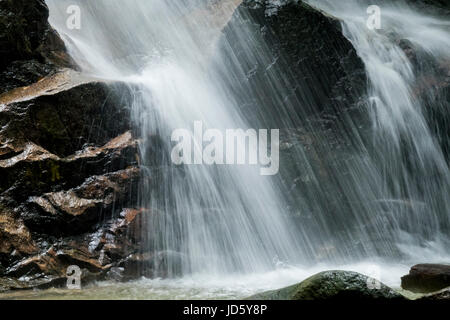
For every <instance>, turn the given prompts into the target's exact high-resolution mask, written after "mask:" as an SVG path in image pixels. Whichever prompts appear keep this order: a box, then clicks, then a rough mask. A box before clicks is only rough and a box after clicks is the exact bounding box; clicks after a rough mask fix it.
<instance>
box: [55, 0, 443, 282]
mask: <svg viewBox="0 0 450 320" xmlns="http://www.w3.org/2000/svg"><path fill="white" fill-rule="evenodd" d="M46 2H47V3H48V5H49V8H50V13H51V17H50V22H51V23H52V25H53V26H54V27H55V28H56V29H57V30H58V31H59V33H60V34H61V35H62V36H63V38H64V40H65V42H66V44H67V46H68V48H69V51H70V53H71V54H72V56H73V57H74V59H75V60H76V61H77V63H78V64H79V65H80V66H81V68H82V70H83V72H85V73H88V74H91V75H94V76H96V77H101V78H105V79H112V80H117V81H123V82H126V83H129V85H130V90H132V91H133V92H134V99H133V101H130V106H131V107H132V113H133V118H134V122H135V124H136V127H137V128H138V129H139V136H140V137H141V158H142V172H143V173H142V186H141V192H140V199H141V200H140V202H141V203H140V205H141V206H142V207H144V208H147V209H148V211H149V212H150V218H149V221H148V224H147V226H148V230H146V237H147V242H146V243H147V247H145V248H143V251H145V250H152V251H154V252H164V253H165V254H166V255H168V258H167V259H166V262H167V264H166V265H165V267H164V268H165V272H168V273H169V276H170V275H177V274H180V273H181V274H184V275H186V274H196V273H204V274H209V275H211V274H218V273H220V274H230V273H234V272H242V273H257V272H265V271H270V270H272V269H274V268H276V267H277V265H278V266H279V265H280V264H284V265H286V264H289V265H297V266H306V265H314V264H315V263H319V262H320V263H325V265H326V266H336V265H337V264H339V263H340V264H342V263H344V262H349V263H350V262H355V263H357V262H358V261H359V262H360V261H363V260H365V259H375V258H378V257H381V258H383V257H384V258H386V259H387V260H388V261H396V260H395V259H406V260H405V261H408V262H406V263H410V261H415V260H414V259H420V258H421V257H423V258H426V259H427V261H431V260H442V259H444V257H448V255H449V252H448V246H446V243H448V240H449V239H448V236H446V235H445V232H446V231H447V233H448V230H449V226H450V217H449V212H450V200H449V197H448V195H449V194H450V173H449V169H448V164H447V162H446V160H445V158H444V154H443V151H442V150H441V147H440V145H439V141H440V139H441V138H443V136H441V137H439V136H438V135H436V134H435V133H433V132H432V130H431V129H430V127H429V125H428V124H427V122H426V119H425V116H424V110H423V109H424V106H423V105H422V104H421V102H420V101H418V100H417V99H415V98H414V96H413V83H414V82H415V80H416V76H415V74H414V72H413V67H412V65H411V63H410V62H409V61H408V59H407V57H406V56H405V53H404V52H403V51H402V50H401V49H400V47H399V45H398V43H397V42H395V41H394V40H392V39H391V38H389V37H388V35H387V32H386V30H389V31H392V32H396V33H397V34H398V35H399V36H400V37H401V38H405V39H409V40H410V41H412V42H413V43H415V44H417V45H419V46H420V47H421V48H423V49H424V50H425V51H426V53H427V54H428V55H429V56H430V57H431V58H439V59H442V58H443V57H446V58H449V56H448V52H450V50H449V49H450V40H449V39H450V38H449V37H448V23H446V22H445V21H442V20H439V19H438V18H431V17H425V16H423V15H420V14H418V13H414V12H413V11H410V10H409V9H407V8H406V7H405V6H400V7H390V6H387V5H385V6H383V10H384V11H383V20H382V23H383V30H375V31H373V30H368V29H367V28H366V27H365V23H366V19H367V14H366V12H365V10H366V8H367V5H366V6H364V5H361V4H358V3H357V2H356V1H353V0H351V1H339V2H338V1H326V0H323V1H321V0H310V1H309V3H310V4H311V5H313V6H317V7H319V8H321V9H322V10H324V11H326V12H327V13H329V14H331V15H334V16H336V17H338V18H339V19H341V21H342V25H343V32H344V35H345V37H347V38H348V39H349V40H350V41H351V42H352V44H353V45H354V47H355V48H356V50H357V53H358V55H359V56H360V57H361V59H362V60H363V62H364V65H365V68H366V72H367V75H368V78H369V85H368V92H367V99H366V103H365V104H364V107H362V109H363V110H365V114H367V115H369V118H370V121H371V124H372V127H371V129H370V133H369V134H368V135H365V136H364V133H361V132H360V131H359V130H358V128H359V124H358V119H351V118H349V119H347V120H346V121H343V122H341V123H340V127H341V128H342V131H341V132H340V134H341V135H342V139H344V140H346V141H347V142H348V143H349V144H350V145H352V147H351V148H350V149H351V150H350V151H349V154H350V156H349V157H348V158H347V159H345V161H340V162H335V161H334V160H333V159H332V158H331V157H330V156H329V155H327V154H325V153H324V150H328V149H329V148H330V146H331V142H330V141H329V139H328V138H327V137H326V136H325V135H324V134H323V133H322V132H321V131H320V130H319V129H318V128H317V127H315V126H314V123H313V122H309V121H306V118H307V116H306V115H304V113H303V111H302V110H300V112H299V111H298V108H299V106H304V108H308V109H310V110H312V111H313V112H314V111H315V110H319V109H320V106H318V105H315V104H314V102H313V100H312V99H310V97H311V96H312V91H313V87H314V85H316V84H314V83H310V84H309V85H310V86H309V87H308V86H305V85H304V84H303V83H302V84H301V85H300V86H299V87H300V91H301V92H302V95H301V97H297V98H296V99H295V104H296V105H293V104H292V100H291V103H287V102H286V101H287V99H286V97H287V96H288V94H289V93H288V92H286V89H285V88H284V85H283V84H284V83H286V82H288V81H292V79H295V77H293V76H292V75H290V74H289V69H288V68H287V67H286V69H283V66H282V64H281V66H278V67H276V68H272V69H271V70H270V71H268V74H269V77H270V85H269V86H268V87H266V89H267V92H266V96H267V95H270V97H271V99H270V102H269V101H267V99H263V98H262V95H260V94H259V92H258V91H257V90H254V88H251V87H247V86H246V85H245V84H244V85H242V86H240V87H239V88H236V84H239V85H241V84H242V83H243V81H242V79H245V78H246V76H247V74H246V73H245V71H244V70H243V69H245V68H244V65H252V64H255V63H260V64H261V65H266V66H268V65H271V62H272V60H273V57H271V56H270V49H269V47H270V44H268V43H263V42H262V41H263V40H262V39H260V38H258V37H255V36H254V30H252V25H251V24H250V26H249V25H248V24H244V23H242V22H243V20H245V19H248V17H245V16H236V17H235V19H234V20H233V23H232V24H238V27H237V28H238V29H237V30H238V31H237V32H235V34H234V35H233V36H230V35H229V34H228V35H227V34H224V35H221V32H220V31H221V30H222V28H223V27H224V26H225V25H226V23H227V22H228V20H229V19H230V17H231V15H232V13H233V10H234V8H235V5H237V4H238V3H239V2H240V1H231V0H230V1H223V2H220V1H207V0H180V1H165V0H126V1H123V0H122V1H119V0H96V1H82V0H70V1H69V0H47V1H46ZM206 3H209V4H210V5H209V6H205V4H206ZM223 3H226V4H228V5H227V6H222V5H221V4H223ZM73 4H76V5H78V6H79V7H80V8H81V18H82V19H81V29H80V30H77V29H74V30H70V29H68V28H67V26H66V19H67V16H68V15H67V13H66V9H67V7H68V6H70V5H73ZM253 27H254V26H253ZM231 28H233V25H231ZM446 28H447V29H446ZM419 31H420V32H419ZM230 41H234V42H236V43H239V44H240V45H241V47H242V48H244V53H245V54H244V55H243V56H242V55H241V56H240V57H241V59H242V60H237V59H236V55H235V54H236V52H233V49H232V48H233V45H231V44H230ZM246 59H247V60H246ZM277 68H278V69H277ZM244 83H245V81H244ZM246 99H247V100H246ZM248 101H253V102H255V101H256V102H257V105H258V109H257V110H253V111H252V114H251V115H249V114H248V113H246V112H244V111H243V110H242V106H243V104H245V103H246V102H248ZM274 106H276V108H274ZM294 109H296V110H295V111H294ZM275 110H276V111H275ZM303 115H304V116H303ZM277 117H278V118H280V119H281V120H280V121H279V122H278V123H277V122H276V121H275V120H274V119H276V118H277ZM198 120H200V121H202V123H203V126H204V129H207V128H214V129H219V130H221V131H225V130H226V129H233V128H243V129H247V128H250V127H253V128H255V129H259V128H270V127H272V128H273V127H276V128H277V127H279V128H295V127H302V128H306V129H307V130H308V132H309V134H310V136H311V137H313V139H314V141H318V142H317V143H318V146H317V145H316V146H310V148H309V149H310V150H309V151H308V150H306V149H305V146H302V145H297V146H296V147H295V148H294V155H295V158H296V159H298V163H292V164H291V163H290V164H289V168H288V169H283V168H282V167H280V171H281V172H280V175H278V176H276V177H263V176H261V175H260V174H259V168H257V167H255V166H247V165H240V166H233V165H231V166H227V165H219V166H205V165H185V166H182V167H179V166H175V165H173V164H172V163H171V160H170V152H171V148H172V147H173V142H171V140H170V138H171V134H172V132H173V130H175V129H179V128H186V129H189V130H193V124H194V121H198ZM272 120H273V122H272ZM274 123H275V126H274ZM443 135H445V133H443ZM196 148H201V146H199V145H196ZM311 149H313V151H315V152H316V153H315V154H316V155H317V156H319V157H323V158H320V161H321V162H322V163H324V168H325V170H326V171H327V178H326V179H325V180H324V179H323V177H322V178H321V177H320V175H321V173H322V171H321V170H323V168H322V169H317V166H316V164H315V163H313V162H312V161H313V160H312V159H311V157H310V156H309V155H308V154H309V153H311ZM280 165H281V166H283V163H281V164H280ZM286 166H287V164H286ZM295 176H298V177H300V178H299V179H300V180H301V181H308V183H305V184H304V185H302V186H305V188H299V190H298V189H297V190H296V191H295V190H294V191H292V190H291V189H290V187H289V186H288V185H287V183H286V180H288V179H289V178H290V177H295ZM291 219H292V220H291ZM414 255H416V256H415V257H414ZM325 265H324V268H325ZM316 267H317V265H316ZM348 268H349V269H351V267H348ZM302 274H303V273H302ZM294 278H295V277H292V279H294ZM298 280H301V279H298ZM293 281H294V280H293ZM275 286H276V285H275Z"/></svg>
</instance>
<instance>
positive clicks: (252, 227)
mask: <svg viewBox="0 0 450 320" xmlns="http://www.w3.org/2000/svg"><path fill="white" fill-rule="evenodd" d="M203 2H204V1H203ZM69 3H70V4H73V3H76V4H77V5H78V6H79V7H80V8H81V17H82V19H81V21H82V25H81V29H80V30H73V31H71V30H67V28H65V20H64V19H61V20H59V19H60V18H61V17H65V16H67V15H65V14H64V12H65V9H66V8H67V7H68V5H69ZM48 4H49V6H50V11H51V12H52V18H53V19H52V24H53V25H54V26H55V27H56V28H57V29H58V30H59V32H60V33H61V34H62V36H63V37H64V38H65V39H66V41H67V43H68V45H69V50H70V51H71V53H72V55H73V56H74V58H75V60H76V61H77V62H78V63H79V65H80V66H81V67H82V68H83V71H84V72H86V73H89V74H91V75H94V76H96V77H101V78H107V79H114V80H120V81H125V82H128V83H130V85H132V86H133V88H134V90H135V91H134V92H135V98H134V100H133V101H130V105H131V107H132V112H133V117H134V120H135V123H136V125H137V127H138V128H139V136H140V137H142V141H141V157H142V166H141V167H142V171H143V178H142V181H143V183H142V186H141V203H140V206H141V207H144V208H146V209H148V210H149V211H150V221H148V223H147V224H146V225H147V226H148V230H146V233H147V234H148V243H147V246H148V248H146V249H148V250H151V251H152V252H163V253H164V254H166V255H168V256H169V257H168V258H167V262H166V264H167V266H166V267H167V270H166V271H168V272H169V275H175V274H179V273H180V272H181V273H182V274H185V273H187V272H192V273H196V272H209V273H216V272H217V273H230V272H235V271H242V272H255V271H258V270H270V269H272V268H274V267H275V263H276V261H277V259H280V260H283V261H288V260H289V261H292V262H294V261H295V260H298V255H299V250H298V248H297V240H296V239H295V237H294V236H293V231H292V230H291V228H290V227H289V224H288V223H287V221H286V220H285V218H284V216H283V203H282V202H281V201H280V197H279V195H278V190H277V188H276V186H275V185H273V184H272V183H271V180H270V178H269V177H264V176H261V175H260V172H259V170H258V168H257V167H255V166H250V165H217V166H207V165H184V166H181V167H180V166H175V165H174V164H172V163H171V159H170V153H171V148H172V147H173V143H172V142H171V135H172V132H173V131H174V130H176V129H180V128H183V129H190V130H192V129H193V125H194V122H196V121H201V122H202V125H203V127H204V128H203V129H204V130H206V129H209V128H211V129H216V130H221V131H222V132H225V130H226V129H238V128H242V129H248V125H247V124H246V121H245V119H243V118H242V117H241V116H240V115H239V112H238V110H237V105H236V104H235V102H234V100H233V97H230V96H228V95H227V92H226V91H225V90H224V89H223V85H222V82H221V79H220V78H218V76H217V74H215V72H214V70H212V69H211V68H210V67H209V65H210V64H211V63H210V60H211V59H212V58H213V57H212V52H213V51H214V41H215V39H214V38H218V35H219V31H220V27H222V26H214V24H215V23H217V20H211V17H209V16H208V8H207V7H204V6H202V3H201V1H194V0H189V1H164V0H152V1H147V0H146V1H140V0H130V1H125V2H124V1H119V0H117V1H111V0H108V1H90V2H87V1H75V2H74V1H59V0H58V1H48ZM226 10H227V9H226V8H225V9H223V11H224V12H223V15H226V14H228V15H231V13H232V12H228V13H227V12H226ZM57 12H60V13H59V15H58V14H57ZM215 29H216V30H215ZM195 148H199V149H201V148H202V146H201V145H199V143H196V146H195ZM155 159H157V161H156V163H155ZM180 259H181V261H182V262H181V265H182V267H181V270H180V265H179V264H180V262H179V260H180ZM274 259H275V260H274ZM163 260H165V259H163ZM175 261H176V262H175ZM274 261H275V263H274Z"/></svg>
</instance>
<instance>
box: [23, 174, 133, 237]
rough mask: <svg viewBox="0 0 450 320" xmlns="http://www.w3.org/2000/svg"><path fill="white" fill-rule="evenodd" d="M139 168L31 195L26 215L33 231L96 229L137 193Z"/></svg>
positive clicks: (66, 232)
mask: <svg viewBox="0 0 450 320" xmlns="http://www.w3.org/2000/svg"><path fill="white" fill-rule="evenodd" d="M138 178H139V169H138V168H129V169H125V170H121V171H117V172H113V173H108V174H105V175H102V176H93V177H90V178H88V179H87V180H86V181H85V182H84V183H83V184H82V185H81V186H79V187H77V188H75V189H71V190H68V191H60V192H52V193H46V194H44V195H42V196H40V197H30V198H29V200H28V202H27V203H26V204H25V205H24V206H23V208H22V210H21V211H22V218H23V219H24V221H25V224H26V225H27V226H28V227H29V228H30V229H32V230H33V231H36V232H39V233H45V234H50V235H59V236H61V235H70V234H80V233H83V232H86V231H89V230H92V229H93V226H95V225H96V224H97V223H99V222H100V221H101V220H102V219H103V217H104V216H105V215H108V213H109V215H110V214H111V213H112V211H113V208H114V207H119V208H120V207H121V206H122V205H126V204H127V202H129V200H130V199H131V198H130V196H129V195H130V194H133V193H134V194H135V193H137V183H138Z"/></svg>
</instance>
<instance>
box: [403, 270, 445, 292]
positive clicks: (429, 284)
mask: <svg viewBox="0 0 450 320" xmlns="http://www.w3.org/2000/svg"><path fill="white" fill-rule="evenodd" d="M449 286H450V265H443V264H418V265H415V266H413V267H412V268H411V270H410V271H409V274H407V275H406V276H403V277H402V288H403V289H405V290H409V291H412V292H416V293H429V292H433V291H438V290H441V289H443V288H446V287H449Z"/></svg>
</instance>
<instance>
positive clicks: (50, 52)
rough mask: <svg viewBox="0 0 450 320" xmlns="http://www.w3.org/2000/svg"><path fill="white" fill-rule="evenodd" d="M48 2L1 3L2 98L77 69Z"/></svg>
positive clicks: (27, 0)
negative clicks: (68, 69)
mask: <svg viewBox="0 0 450 320" xmlns="http://www.w3.org/2000/svg"><path fill="white" fill-rule="evenodd" d="M48 14H49V13H48V8H47V6H46V4H45V1H44V0H15V1H10V0H2V1H0V94H1V93H3V92H6V91H9V90H11V89H13V88H15V87H21V86H25V85H29V84H31V83H34V82H36V81H37V80H39V79H40V78H42V77H44V76H47V75H50V74H53V73H55V72H56V71H57V70H59V69H60V68H62V67H73V66H74V62H73V61H72V59H71V58H70V57H69V55H68V54H67V53H66V50H65V46H64V42H63V41H62V40H61V38H60V37H59V36H58V34H57V32H56V31H55V30H54V29H53V28H52V27H51V26H50V25H49V23H48V21H47V20H48Z"/></svg>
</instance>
